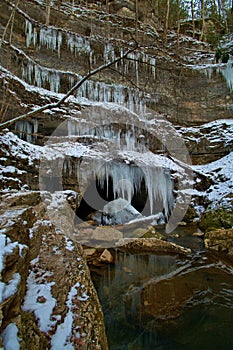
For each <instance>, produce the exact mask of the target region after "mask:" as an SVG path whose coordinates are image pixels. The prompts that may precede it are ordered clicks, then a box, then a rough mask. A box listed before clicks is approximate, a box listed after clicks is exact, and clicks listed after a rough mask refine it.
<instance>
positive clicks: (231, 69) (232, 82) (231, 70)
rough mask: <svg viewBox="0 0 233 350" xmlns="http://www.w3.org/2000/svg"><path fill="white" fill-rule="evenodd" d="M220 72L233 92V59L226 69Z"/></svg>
mask: <svg viewBox="0 0 233 350" xmlns="http://www.w3.org/2000/svg"><path fill="white" fill-rule="evenodd" d="M220 72H221V74H222V75H223V77H224V78H225V80H226V83H227V86H228V87H229V89H230V90H231V91H233V59H230V60H229V61H228V62H227V64H226V66H225V67H223V68H220Z"/></svg>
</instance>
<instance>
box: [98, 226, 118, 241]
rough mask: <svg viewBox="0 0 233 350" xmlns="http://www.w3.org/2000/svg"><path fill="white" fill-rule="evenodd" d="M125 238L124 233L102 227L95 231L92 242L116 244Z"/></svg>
mask: <svg viewBox="0 0 233 350" xmlns="http://www.w3.org/2000/svg"><path fill="white" fill-rule="evenodd" d="M122 238H123V234H122V232H120V231H118V230H116V229H115V228H113V227H107V226H100V227H97V228H96V229H95V231H94V232H93V235H92V240H95V241H105V242H114V241H119V239H122Z"/></svg>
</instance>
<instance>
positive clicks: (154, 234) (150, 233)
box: [142, 226, 167, 240]
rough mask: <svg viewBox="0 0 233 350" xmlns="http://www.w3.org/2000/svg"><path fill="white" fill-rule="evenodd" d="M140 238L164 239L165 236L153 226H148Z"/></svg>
mask: <svg viewBox="0 0 233 350" xmlns="http://www.w3.org/2000/svg"><path fill="white" fill-rule="evenodd" d="M142 238H157V239H162V240H166V239H167V237H166V236H165V235H163V234H162V233H161V232H158V231H157V230H156V229H155V228H154V227H153V226H148V227H147V231H146V232H145V233H144V235H143V236H142Z"/></svg>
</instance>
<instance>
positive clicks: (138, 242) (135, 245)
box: [117, 238, 191, 255]
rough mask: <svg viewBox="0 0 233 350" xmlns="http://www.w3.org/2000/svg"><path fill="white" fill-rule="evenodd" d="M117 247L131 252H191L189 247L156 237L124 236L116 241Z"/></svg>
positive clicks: (181, 253) (184, 253)
mask: <svg viewBox="0 0 233 350" xmlns="http://www.w3.org/2000/svg"><path fill="white" fill-rule="evenodd" d="M117 247H118V248H119V249H120V250H123V251H129V252H131V253H145V252H146V253H148V252H151V253H157V254H180V255H186V254H189V253H191V249H189V248H184V247H182V246H179V245H177V244H175V243H172V242H167V241H164V240H161V239H158V238H124V239H121V240H120V241H119V242H118V243H117Z"/></svg>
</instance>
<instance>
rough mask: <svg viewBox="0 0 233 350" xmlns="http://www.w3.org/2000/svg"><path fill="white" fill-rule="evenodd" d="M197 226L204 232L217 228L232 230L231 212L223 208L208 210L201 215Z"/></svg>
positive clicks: (232, 213) (232, 219) (232, 216)
mask: <svg viewBox="0 0 233 350" xmlns="http://www.w3.org/2000/svg"><path fill="white" fill-rule="evenodd" d="M199 226H200V228H201V230H202V231H204V232H208V231H211V230H214V229H218V228H225V229H227V228H232V227H233V212H232V211H229V210H227V209H223V208H222V209H217V210H208V211H206V212H205V213H203V214H202V216H201V220H200V223H199Z"/></svg>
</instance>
